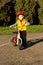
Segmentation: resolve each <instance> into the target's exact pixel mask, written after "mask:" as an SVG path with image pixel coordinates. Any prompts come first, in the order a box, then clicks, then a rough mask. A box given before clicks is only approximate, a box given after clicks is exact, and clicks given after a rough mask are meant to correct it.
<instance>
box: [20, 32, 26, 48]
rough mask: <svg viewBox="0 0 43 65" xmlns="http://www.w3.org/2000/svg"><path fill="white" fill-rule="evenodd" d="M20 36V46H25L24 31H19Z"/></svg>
mask: <svg viewBox="0 0 43 65" xmlns="http://www.w3.org/2000/svg"><path fill="white" fill-rule="evenodd" d="M20 36H21V38H22V42H23V43H22V46H24V47H25V46H26V31H21V32H20Z"/></svg>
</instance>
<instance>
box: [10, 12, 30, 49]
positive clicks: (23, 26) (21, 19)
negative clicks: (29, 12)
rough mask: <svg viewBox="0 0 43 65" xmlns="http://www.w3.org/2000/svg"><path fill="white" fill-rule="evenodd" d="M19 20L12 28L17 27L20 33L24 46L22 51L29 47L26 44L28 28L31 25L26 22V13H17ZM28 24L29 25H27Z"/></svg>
mask: <svg viewBox="0 0 43 65" xmlns="http://www.w3.org/2000/svg"><path fill="white" fill-rule="evenodd" d="M17 15H18V20H17V22H16V23H15V24H13V25H11V26H10V27H14V26H16V25H17V28H18V31H19V32H20V37H21V38H22V42H23V43H22V45H21V47H20V49H21V50H22V49H24V48H26V46H27V43H26V26H27V25H29V23H27V22H26V19H25V18H24V12H22V11H20V12H18V13H17ZM26 23H27V24H26Z"/></svg>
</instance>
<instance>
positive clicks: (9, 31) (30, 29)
mask: <svg viewBox="0 0 43 65" xmlns="http://www.w3.org/2000/svg"><path fill="white" fill-rule="evenodd" d="M14 31H17V29H14V28H9V27H0V34H12V33H13V32H14ZM27 32H29V33H32V32H33V33H35V32H43V25H31V26H28V27H27Z"/></svg>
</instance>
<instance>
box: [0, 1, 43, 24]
mask: <svg viewBox="0 0 43 65" xmlns="http://www.w3.org/2000/svg"><path fill="white" fill-rule="evenodd" d="M14 1H15V0H4V1H3V0H0V25H10V24H13V23H14V22H15V19H16V18H17V15H16V13H17V12H18V11H24V13H25V17H26V19H27V20H28V21H29V22H30V24H43V0H16V3H14ZM35 1H37V2H35Z"/></svg>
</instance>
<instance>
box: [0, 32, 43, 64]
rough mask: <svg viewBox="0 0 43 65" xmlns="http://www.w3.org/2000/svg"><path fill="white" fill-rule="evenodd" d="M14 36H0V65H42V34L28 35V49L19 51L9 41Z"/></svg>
mask: <svg viewBox="0 0 43 65" xmlns="http://www.w3.org/2000/svg"><path fill="white" fill-rule="evenodd" d="M13 36H14V35H0V45H2V44H7V43H8V44H7V45H5V46H1V47H0V65H43V33H28V34H27V43H28V45H29V46H28V48H26V49H24V50H19V49H18V46H17V47H14V46H13V45H12V44H11V42H10V39H11V38H12V37H13Z"/></svg>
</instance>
